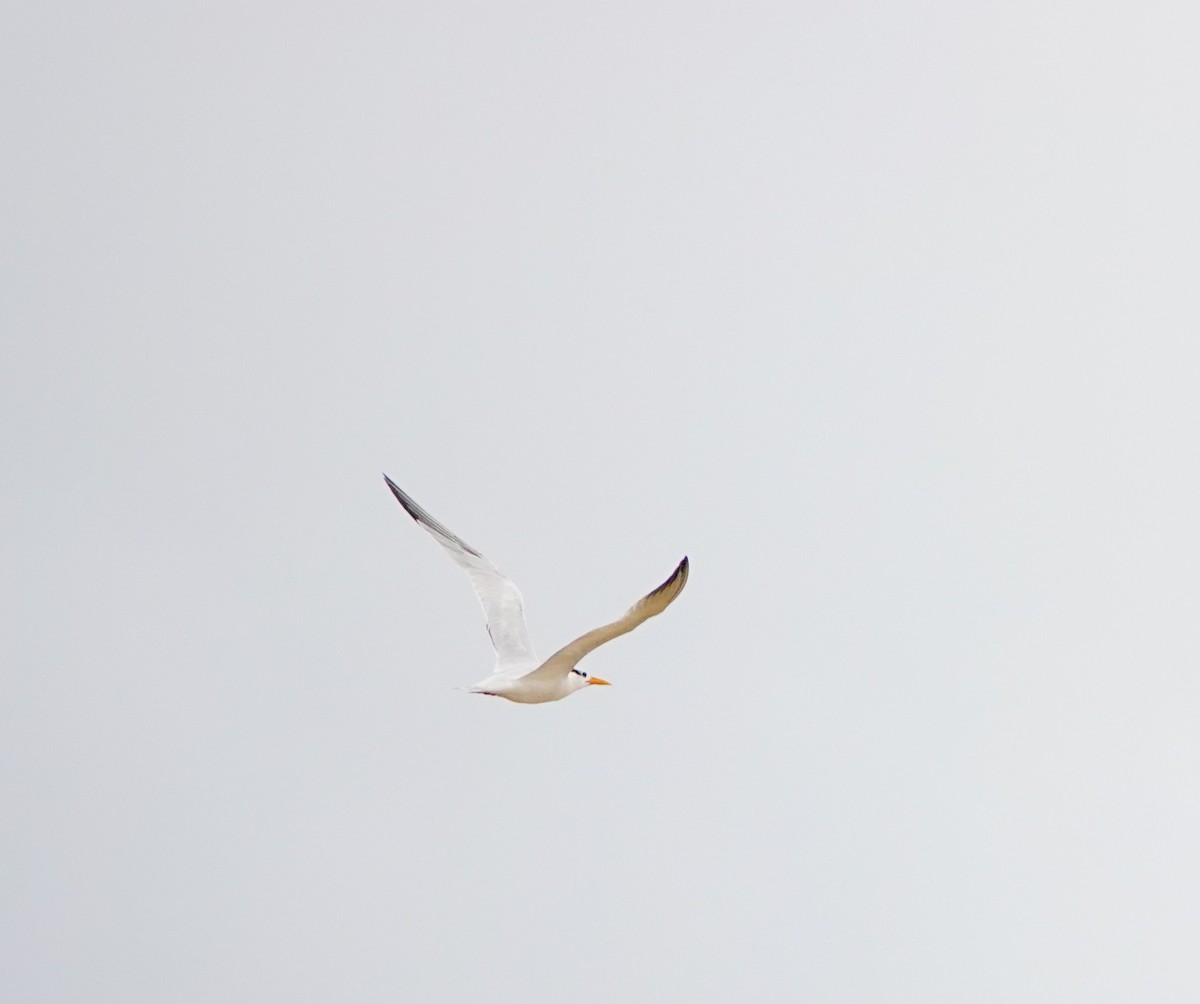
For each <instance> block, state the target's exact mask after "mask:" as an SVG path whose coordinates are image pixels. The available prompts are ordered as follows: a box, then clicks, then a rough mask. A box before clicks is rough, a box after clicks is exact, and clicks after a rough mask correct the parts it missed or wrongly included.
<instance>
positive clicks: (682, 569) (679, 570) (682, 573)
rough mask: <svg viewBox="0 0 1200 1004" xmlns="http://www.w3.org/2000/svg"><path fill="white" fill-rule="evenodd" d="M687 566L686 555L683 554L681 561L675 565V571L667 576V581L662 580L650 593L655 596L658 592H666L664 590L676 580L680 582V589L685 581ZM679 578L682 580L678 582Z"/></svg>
mask: <svg viewBox="0 0 1200 1004" xmlns="http://www.w3.org/2000/svg"><path fill="white" fill-rule="evenodd" d="M689 567H690V566H689V565H688V560H687V555H684V557H683V561H681V562H680V563H679V564H678V565H676V566H675V571H673V572H672V573H671V574H670V575H669V576H668V577H667V581H666V582H664V583H663V584H662V585H661V586H659V587H658V588H657V589H655V590H654V592H652V593H651V594H650V595H651V596H657V595H658V594H659V593H662V592H666V590H668V589H670V588H671V587H672V586H673V585H675V583H676V582H679V583H680V585H679V588H680V589H682V588H683V585H684V583H686V582H687V577H688V568H689ZM680 580H683V581H682V582H680Z"/></svg>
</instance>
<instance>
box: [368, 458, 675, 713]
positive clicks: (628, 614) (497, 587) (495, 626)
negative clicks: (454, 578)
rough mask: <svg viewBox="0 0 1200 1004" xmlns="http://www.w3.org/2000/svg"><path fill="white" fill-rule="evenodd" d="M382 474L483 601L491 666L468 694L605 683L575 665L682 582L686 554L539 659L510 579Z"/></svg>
mask: <svg viewBox="0 0 1200 1004" xmlns="http://www.w3.org/2000/svg"><path fill="white" fill-rule="evenodd" d="M383 480H384V481H386V482H387V486H388V487H389V488H390V489H391V490H392V494H393V495H395V496H396V499H397V500H398V501H399V503H400V504H401V505H402V506H404V511H405V512H407V513H408V514H409V515H410V516H411V517H412V518H413V519H414V520H416V521H417V523H418V524H419V525H420V526H421V527H423V528H424V529H425V530H426V531H428V533H429V534H430V536H432V537H433V539H434V540H436V541H437V542H438V543H439V544H441V546H442V547H443V548H445V550H446V553H447V554H449V555H450V557H451V558H452V559H453V560H454V563H455V564H456V565H458V567H459V568H461V569H462V570H463V571H464V572H466V573H467V577H468V578H469V579H470V580H471V585H472V586H473V587H474V588H475V595H476V596H478V597H479V603H480V605H481V606H482V607H483V615H484V618H485V619H486V621H487V631H488V635H489V637H490V638H491V639H492V646H493V647H494V648H495V649H496V666H495V668H494V669H493V670H492V675H491V676H489V677H488V678H487V679H486V680H481V681H480V682H479V683H477V684H475V685H474V686H472V687H468V688H467V689H468V690H469V691H470V692H471V693H473V694H489V695H491V696H492V697H503V698H505V699H507V700H509V701H515V702H516V703H518V704H545V703H546V702H547V701H561V700H562V699H563V698H564V697H570V696H571V695H572V694H574V693H575V692H576V691H580V690H583V688H584V687H588V686H593V687H594V686H597V685H599V686H604V687H607V686H609V682H608V681H607V680H601V679H600V677H598V676H589V675H588V674H587V673H585V672H584V671H583V670H582V669H579V668H578V667H577V665H576V663H578V662H579V661H580V660H581V659H582V658H583V657H584V656H585V655H587V654H588V653H589V652H591V651H594V650H595V649H597V648H599V647H600V646H601V645H603V644H604V643H605V642H607V641H612V640H613V639H614V638H619V637H620V636H621V635H623V634H628V633H629V632H630V631H632V630H633V629H634V628H635V627H637V626H638V625H639V624H641V623H642V622H643V621H647V620H649V619H650V618H651V617H656V616H658V615H659V614H661V613H662V612H663V611H664V610H666V609H667V607H669V606H670V605H671V604H672V603H673V602H674V600H675V597H677V596H678V595H679V594H680V593H681V592H683V587H684V585H685V584H686V583H687V578H688V560H687V558H686V557H685V558H684V559H683V560H682V561H681V562H680V563H679V564H678V565H677V566H676V568H675V571H673V572H672V573H671V576H670V578H668V579H667V581H666V582H664V583H663V584H662V585H661V586H659V587H658V588H657V589H654V590H652V591H651V592H649V593H647V594H646V595H645V596H643V597H642V598H641V599H640V600H638V601H637V602H636V603H635V604H634V605H633V606H631V607H630V608H629V609H628V610H626V611H625V613H624V614H622V615H621V616H620V617H619V618H618V619H617V620H615V621H613V622H612V623H611V624H605V625H604V626H603V627H598V628H596V629H595V630H593V631H589V632H588V633H587V634H584V635H580V636H579V637H578V638H576V639H575V640H574V641H573V642H571V643H570V644H569V645H564V646H563V647H562V648H560V649H559V650H558V651H557V652H555V653H554V654H553V655H552V656H550V658H549V659H546V660H545V661H542V660H541V659H539V658H538V657H537V656H536V655H535V654H534V651H533V646H532V645H531V644H530V641H529V630H528V628H526V626H525V610H524V607H523V605H522V602H521V591H520V590H519V589H517V587H516V585H515V584H514V583H513V581H512V580H511V579H510V578H508V576H506V575H505V574H504V573H503V572H501V571H500V569H498V568H497V567H496V566H495V565H493V564H492V563H491V562H490V561H488V559H487V558H485V557H484V556H483V555H482V554H480V553H479V552H478V551H477V550H475V548H473V547H472V546H471V545H470V544H468V543H466V542H465V541H464V540H462V538H460V537H456V536H455V535H454V534H453V533H451V532H450V531H449V530H447V529H446V528H445V527H444V526H442V524H441V523H439V522H438V521H437V520H436V519H434V518H433V517H432V516H430V515H429V513H427V512H426V511H425V510H424V509H422V508H421V507H420V506H419V505H417V503H416V502H414V501H413V500H412V498H411V497H410V496H409V495H407V494H406V493H405V492H404V491H403V490H401V489H400V488H399V487H398V486H397V485H396V483H395V482H394V481H392V479H391V478H389V477H388V476H387V475H386V474H385V475H384V476H383Z"/></svg>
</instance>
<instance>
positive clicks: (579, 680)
mask: <svg viewBox="0 0 1200 1004" xmlns="http://www.w3.org/2000/svg"><path fill="white" fill-rule="evenodd" d="M567 686H569V687H570V688H571V690H572V692H574V691H576V690H582V689H583V688H584V687H611V686H612V684H611V683H609V682H608V681H607V680H601V679H600V677H598V676H590V675H588V674H587V673H585V672H584V671H583V670H582V669H572V670H571V672H569V673H568V674H567Z"/></svg>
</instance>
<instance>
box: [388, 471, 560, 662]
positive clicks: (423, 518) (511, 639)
mask: <svg viewBox="0 0 1200 1004" xmlns="http://www.w3.org/2000/svg"><path fill="white" fill-rule="evenodd" d="M383 480H384V481H386V482H387V485H388V487H389V488H390V489H391V490H392V494H393V495H395V496H396V499H397V501H399V503H400V504H401V505H402V506H404V511H405V512H407V513H408V514H409V515H410V516H411V517H412V518H413V519H414V520H416V521H417V523H418V524H419V525H420V526H422V527H423V528H424V529H425V530H427V531H428V532H429V534H430V536H432V537H433V539H434V540H436V541H437V542H438V543H439V544H441V545H442V547H443V548H445V550H446V553H447V554H449V555H450V557H451V558H452V559H453V561H454V563H455V564H456V565H458V567H459V568H461V569H462V570H463V571H464V572H466V573H467V577H468V578H469V579H470V580H471V585H472V586H473V587H474V589H475V595H476V596H478V597H479V604H480V606H482V607H483V615H484V617H485V618H486V620H487V630H488V635H489V637H491V639H492V647H493V648H495V650H496V670H495V671H496V672H497V673H503V672H511V671H524V670H526V669H528V668H529V666H531V665H533V666H536V665H537V662H538V658H537V656H536V655H535V654H534V651H533V645H532V644H531V643H530V641H529V629H528V628H527V627H526V626H525V609H524V605H523V604H522V601H521V591H520V590H519V589H518V588H517V587H516V585H515V584H514V583H513V581H512V579H510V578H508V576H506V575H505V574H504V573H503V572H501V571H500V569H498V568H497V567H496V566H495V565H493V564H492V563H491V562H490V561H488V559H487V558H485V557H484V556H483V555H482V554H480V553H479V552H478V551H476V550H475V548H473V547H472V546H471V545H470V544H468V543H467V542H466V541H464V540H462V538H460V537H457V536H455V535H454V534H453V533H451V532H450V531H449V530H448V529H446V527H444V526H443V525H442V524H441V523H439V522H438V521H437V520H436V519H434V518H433V517H432V516H430V515H429V513H427V512H426V511H425V510H424V509H422V508H421V507H420V506H419V505H417V503H416V502H414V501H413V500H412V499H411V498H410V497H409V496H408V495H406V494H405V493H404V491H403V490H401V489H400V488H399V487H397V485H396V484H395V482H393V481H392V479H391V478H389V477H388V476H387V475H386V474H385V475H384V476H383Z"/></svg>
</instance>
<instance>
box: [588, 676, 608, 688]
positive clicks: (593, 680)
mask: <svg viewBox="0 0 1200 1004" xmlns="http://www.w3.org/2000/svg"><path fill="white" fill-rule="evenodd" d="M588 683H590V684H591V685H592V686H593V687H611V686H612V684H611V683H609V682H608V681H607V680H601V679H600V677H598V676H589V677H588Z"/></svg>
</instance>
